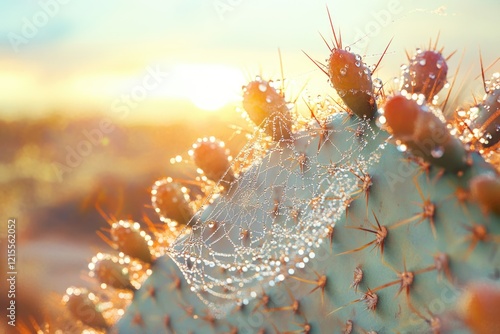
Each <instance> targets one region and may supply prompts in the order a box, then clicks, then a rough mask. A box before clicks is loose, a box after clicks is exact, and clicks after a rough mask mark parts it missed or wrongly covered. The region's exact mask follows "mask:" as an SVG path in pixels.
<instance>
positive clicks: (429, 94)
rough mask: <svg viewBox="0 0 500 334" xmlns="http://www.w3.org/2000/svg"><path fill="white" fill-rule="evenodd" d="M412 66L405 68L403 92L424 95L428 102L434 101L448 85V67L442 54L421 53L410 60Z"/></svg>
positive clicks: (418, 52) (402, 84)
mask: <svg viewBox="0 0 500 334" xmlns="http://www.w3.org/2000/svg"><path fill="white" fill-rule="evenodd" d="M409 61H410V66H409V67H404V68H403V74H402V81H401V90H403V89H404V90H406V91H407V92H409V93H412V94H413V93H417V94H424V96H425V98H426V100H427V101H432V99H433V97H434V95H436V94H437V93H439V92H440V91H441V89H443V87H444V85H445V84H446V75H447V74H448V65H447V64H446V59H445V58H444V57H443V55H442V54H441V52H439V51H435V50H428V51H421V50H417V53H416V54H415V56H413V58H411V59H409Z"/></svg>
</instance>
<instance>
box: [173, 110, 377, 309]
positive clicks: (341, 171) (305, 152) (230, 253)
mask: <svg viewBox="0 0 500 334" xmlns="http://www.w3.org/2000/svg"><path fill="white" fill-rule="evenodd" d="M328 112H329V113H331V110H328ZM279 117H281V116H276V117H275V118H274V119H272V120H267V121H266V122H273V123H274V124H273V126H280V124H283V123H282V122H280V119H279ZM281 121H283V120H281ZM266 125H267V124H263V125H262V126H261V127H260V128H261V129H262V128H266ZM375 128H376V127H375ZM377 134H378V128H376V129H374V127H373V126H371V125H370V123H369V122H368V121H365V120H359V119H354V118H350V117H349V116H347V114H346V113H345V112H335V113H333V114H331V115H329V116H327V117H326V118H324V122H323V126H319V122H314V121H312V122H309V123H307V124H306V125H305V126H303V127H302V129H300V130H297V131H294V132H293V133H291V136H290V137H291V138H290V139H286V140H285V139H282V140H280V141H278V142H275V143H272V144H270V145H269V148H268V149H267V151H266V153H265V154H262V155H260V156H259V155H256V153H255V152H262V147H265V146H266V145H267V144H268V143H269V140H268V139H266V134H265V133H264V132H263V131H259V130H258V131H256V133H255V134H254V135H253V137H252V139H251V140H250V141H249V143H248V144H247V145H246V146H245V147H244V149H243V150H242V151H241V153H240V154H239V155H238V156H237V157H236V158H235V159H234V161H242V160H248V161H252V162H251V163H250V164H249V167H247V168H246V169H245V170H243V171H242V172H241V173H240V175H239V177H238V179H237V180H236V181H235V182H233V184H231V185H230V187H229V189H228V191H227V192H226V193H225V194H214V196H213V197H212V198H210V203H209V204H207V205H206V206H204V207H203V208H202V209H201V210H200V211H199V212H198V213H197V215H196V216H195V217H194V218H193V220H192V221H191V222H190V229H191V233H189V234H188V235H187V236H185V237H184V238H179V239H178V240H176V241H175V243H174V244H173V245H172V248H171V249H170V251H169V255H170V256H171V257H172V258H173V259H174V261H175V262H176V263H177V265H178V266H179V268H180V269H181V271H182V272H183V274H184V276H185V278H186V280H187V282H188V284H190V286H191V290H192V291H194V292H195V293H197V294H198V296H199V297H200V298H201V299H202V300H203V301H204V302H205V303H206V304H207V305H209V306H210V307H211V308H212V309H213V311H214V313H215V314H216V315H217V314H218V315H219V316H223V314H224V313H225V312H226V311H227V310H228V308H229V307H231V306H234V304H235V303H243V304H247V303H248V302H249V300H250V299H252V298H255V297H256V296H257V294H258V293H259V292H260V291H261V287H263V286H266V285H271V286H273V285H275V284H276V283H277V282H279V281H282V280H284V279H285V278H286V276H288V275H292V274H294V272H295V271H296V270H297V269H298V268H304V267H305V266H306V264H307V263H308V262H309V261H310V260H311V259H312V258H314V256H315V250H316V249H317V248H318V247H320V246H321V244H322V243H324V242H325V240H326V236H327V234H328V231H329V230H330V229H331V228H332V227H333V226H334V225H335V223H336V222H337V221H338V220H339V219H341V217H342V216H343V215H344V213H345V210H346V208H347V206H348V205H349V203H350V199H352V198H353V197H356V196H364V193H362V191H361V190H360V189H361V185H360V183H361V181H360V176H361V175H364V174H365V173H367V170H368V168H369V167H370V166H371V165H373V164H375V163H376V162H377V161H378V160H379V158H380V154H379V153H380V150H382V149H383V147H384V146H383V145H381V146H380V147H375V149H373V148H370V149H369V150H368V149H366V147H367V145H369V144H370V141H371V140H372V139H374V138H375V137H376V136H377ZM266 143H267V144H266ZM364 151H366V152H364Z"/></svg>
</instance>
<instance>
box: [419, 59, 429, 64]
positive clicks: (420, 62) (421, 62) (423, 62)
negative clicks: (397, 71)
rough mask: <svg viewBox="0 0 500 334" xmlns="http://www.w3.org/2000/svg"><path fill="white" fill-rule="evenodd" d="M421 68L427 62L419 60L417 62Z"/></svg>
mask: <svg viewBox="0 0 500 334" xmlns="http://www.w3.org/2000/svg"><path fill="white" fill-rule="evenodd" d="M418 63H419V64H420V65H421V66H425V64H426V63H427V61H426V60H425V59H421V60H420V61H419V62H418Z"/></svg>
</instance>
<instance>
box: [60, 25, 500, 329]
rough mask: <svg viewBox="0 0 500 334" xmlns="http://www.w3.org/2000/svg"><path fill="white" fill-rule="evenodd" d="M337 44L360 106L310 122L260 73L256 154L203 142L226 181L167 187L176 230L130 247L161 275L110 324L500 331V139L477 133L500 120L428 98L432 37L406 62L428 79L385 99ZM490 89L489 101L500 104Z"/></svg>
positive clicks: (89, 303)
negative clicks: (205, 189)
mask: <svg viewBox="0 0 500 334" xmlns="http://www.w3.org/2000/svg"><path fill="white" fill-rule="evenodd" d="M334 34H335V31H334ZM335 41H336V45H335V48H331V50H330V51H331V55H330V61H329V64H328V72H327V71H325V73H327V74H329V77H330V81H331V83H332V85H333V87H334V88H335V89H336V90H337V91H338V92H339V95H340V96H341V98H342V99H343V101H344V103H345V104H346V106H347V108H348V109H349V110H350V111H352V113H354V115H356V116H353V115H351V113H350V112H349V113H346V111H345V110H346V109H345V108H343V107H339V108H337V107H334V106H333V105H331V104H327V103H324V104H319V106H318V105H317V106H315V107H314V108H312V107H311V108H310V112H311V116H312V118H313V119H312V120H310V121H308V122H303V121H302V120H301V119H298V118H297V117H292V114H291V113H290V108H289V107H288V104H287V102H286V100H285V98H284V95H283V93H282V92H281V91H279V92H278V91H277V90H276V89H275V88H274V87H273V85H272V84H271V83H270V82H269V81H265V80H263V79H261V78H257V79H256V80H255V81H252V82H250V83H249V84H248V85H247V86H246V87H245V88H244V89H243V107H244V108H245V109H246V112H247V114H248V117H249V118H250V119H251V120H252V121H253V122H254V123H255V125H257V126H259V127H260V129H259V131H257V132H256V133H255V135H254V137H253V139H252V140H251V141H250V143H249V144H248V145H247V147H245V148H244V149H243V150H242V152H241V153H240V154H239V155H238V156H237V157H235V159H234V161H243V160H245V158H248V159H251V161H250V162H249V163H247V164H246V165H245V166H244V167H242V168H240V170H237V171H233V170H231V169H230V166H229V164H228V162H229V160H228V158H227V155H226V153H225V152H223V150H222V149H220V145H218V144H216V145H215V147H214V146H213V145H208V146H204V145H205V144H204V143H205V141H202V142H201V144H200V145H198V146H196V147H194V148H193V153H192V156H193V158H194V159H195V161H198V162H196V164H197V165H198V167H199V168H201V169H203V171H204V172H205V174H206V175H207V177H209V178H212V177H213V178H218V179H219V181H220V182H222V183H224V184H223V186H224V188H227V190H228V191H220V192H219V191H218V190H217V189H215V190H214V193H212V194H208V195H207V196H206V198H205V202H204V204H202V205H196V206H195V205H191V204H190V203H189V201H188V199H189V198H188V196H187V194H186V191H184V190H183V189H182V187H181V186H180V185H179V184H178V183H176V182H175V181H174V180H172V179H170V178H167V179H163V180H161V181H157V182H156V183H155V185H154V187H153V190H152V195H153V196H152V202H153V206H154V208H155V211H156V212H157V213H158V215H159V217H160V219H161V220H162V221H163V222H164V223H165V224H168V225H169V227H171V229H169V231H170V232H169V233H173V234H174V235H176V236H177V238H176V239H175V240H172V241H171V242H169V247H167V248H165V250H164V252H165V255H164V256H158V257H156V256H155V260H153V261H151V260H150V259H149V258H148V256H147V255H146V256H144V251H143V250H142V251H141V252H139V253H140V254H142V255H138V254H139V253H137V251H127V255H129V256H133V257H135V258H136V259H137V260H138V261H143V262H144V263H145V267H147V268H148V270H149V271H150V272H148V276H149V277H148V278H147V279H146V280H145V281H143V282H142V281H141V282H140V283H142V284H141V287H140V288H139V289H137V290H136V291H134V292H133V294H134V296H133V299H132V300H131V301H127V305H128V307H127V308H126V310H125V311H124V312H122V313H123V315H122V316H121V318H120V320H119V321H117V322H116V323H114V324H113V325H112V326H111V327H112V328H110V329H109V331H110V332H112V333H122V334H123V333H165V332H167V333H168V332H172V333H211V332H213V333H272V332H276V333H283V332H284V333H332V332H333V333H388V332H398V333H444V332H453V333H489V332H491V328H496V326H497V325H498V324H497V323H498V319H496V317H495V314H494V311H492V310H493V309H496V308H497V306H498V304H499V303H500V297H499V292H498V291H499V289H500V284H499V283H498V280H499V279H500V257H499V255H498V252H497V249H498V243H499V242H500V212H499V209H498V208H499V207H500V203H499V198H500V196H499V194H500V185H499V184H500V183H499V182H500V181H499V180H500V179H499V176H498V172H497V171H496V169H498V168H499V166H495V165H492V164H490V163H488V162H487V161H485V159H486V160H488V157H489V156H486V155H485V151H486V150H487V151H488V153H491V154H498V151H497V148H496V146H495V145H490V146H485V143H484V141H480V140H478V138H479V139H480V138H484V137H485V136H486V134H485V131H486V132H491V131H492V130H491V129H493V128H490V125H491V124H494V125H495V126H496V128H497V127H498V126H499V125H500V122H499V120H500V118H499V117H497V115H496V113H495V112H493V114H487V115H488V116H483V115H484V114H481V116H480V117H479V118H477V117H476V118H474V117H472V116H471V115H472V114H473V113H472V112H468V113H464V114H463V115H462V114H460V115H458V117H457V118H456V119H453V120H450V121H448V122H447V123H444V122H443V120H442V119H441V117H439V116H437V115H442V114H440V110H439V108H438V107H437V106H431V105H429V104H428V103H430V102H432V100H433V96H434V95H435V94H436V93H437V92H438V91H439V90H440V89H441V88H443V86H444V83H445V82H446V73H447V65H446V60H445V59H444V58H443V57H442V55H441V53H440V52H436V50H435V48H434V50H428V51H421V52H420V53H418V54H417V55H416V56H415V58H414V59H413V60H412V64H411V65H410V71H409V72H408V73H407V74H403V77H405V75H408V78H407V79H405V80H415V82H416V84H415V85H413V84H411V83H410V84H411V86H412V87H413V88H412V89H413V90H407V89H406V88H408V87H406V88H404V87H403V88H404V89H403V90H402V91H400V92H395V93H393V94H391V95H392V96H386V95H385V94H380V95H379V94H377V93H376V92H374V87H373V84H372V83H373V81H372V77H371V75H372V71H370V70H369V69H368V67H367V66H366V65H364V64H362V63H361V59H360V57H359V59H358V57H357V56H356V55H355V54H353V53H351V52H350V51H349V50H342V44H341V39H340V36H339V39H337V36H335ZM357 62H359V66H358V65H357ZM414 63H415V64H414ZM346 64H347V65H348V66H347V67H346V66H345V65H346ZM412 66H413V67H412ZM343 69H346V71H345V74H342V73H343V72H342V70H343ZM365 69H366V72H365ZM434 69H435V70H436V71H435V72H434ZM431 70H432V71H431ZM413 72H415V73H413ZM360 74H361V75H360ZM431 74H432V75H431ZM404 84H406V83H404ZM404 91H406V92H404ZM343 92H344V93H345V94H343ZM417 92H418V94H413V93H417ZM492 92H496V91H495V90H492ZM408 94H409V95H410V96H408ZM419 94H422V95H423V96H424V98H422V97H421V96H418V95H419ZM488 94H489V93H488ZM492 94H493V93H492ZM494 94H497V93H494ZM413 95H417V96H416V97H415V96H413ZM495 96H496V95H495ZM492 99H493V98H491V97H490V96H487V98H486V99H485V101H483V104H482V105H483V106H484V110H483V111H481V112H480V113H485V112H486V111H485V110H488V109H489V112H490V113H491V111H492V110H493V109H495V108H497V104H496V103H495V102H494V101H493V100H492ZM492 108H493V109H492ZM431 109H432V110H431ZM429 110H431V111H429ZM436 114H437V115H436ZM443 119H444V117H443ZM474 126H475V128H476V129H479V130H478V131H475V132H474V131H473V129H474ZM496 128H494V129H496ZM469 129H472V130H469ZM468 131H469V132H468ZM318 133H319V134H321V135H318ZM491 137H492V138H489V137H488V138H489V139H490V140H493V141H496V133H495V134H491ZM270 139H272V140H270ZM478 142H479V143H480V144H477V143H478ZM213 143H216V141H215V139H214V141H213ZM393 143H395V144H396V145H393ZM263 147H264V148H265V149H262V148H263ZM207 152H212V153H207ZM215 157H217V158H216V160H212V158H214V159H215ZM488 161H491V160H488ZM233 166H234V165H233ZM223 169H226V171H227V173H223ZM224 172H225V171H224ZM227 175H229V176H228V177H227V178H226V176H227ZM195 207H196V209H199V210H198V212H197V213H196V214H195V213H194V211H195V210H194V208H195ZM154 234H155V236H158V233H154ZM160 234H161V233H160ZM141 240H142V239H141ZM141 242H142V241H141ZM149 246H150V247H151V245H149ZM123 247H125V246H123ZM119 249H124V248H119ZM123 252H124V253H125V251H123ZM134 252H135V253H134ZM146 253H147V252H146ZM149 253H150V254H153V251H150V252H149ZM117 268H118V267H117ZM105 273H106V275H103V277H101V279H103V278H105V282H113V283H112V284H111V285H112V286H114V287H115V288H117V289H118V290H119V289H122V288H123V287H127V283H123V282H125V280H122V279H121V278H124V277H126V275H125V276H124V274H123V273H124V272H123V271H120V270H118V269H116V268H115V267H114V264H113V266H112V270H111V269H109V270H108V269H107V270H106V272H105ZM110 273H111V274H110ZM109 275H112V276H113V275H114V276H116V277H115V279H114V280H109V277H108V276H109ZM98 276H101V275H98ZM117 278H120V279H119V280H117ZM116 282H122V283H121V284H117V283H116ZM107 289H109V287H108V288H107ZM112 291H113V290H111V292H110V293H112ZM85 296H88V294H81V297H79V299H74V298H73V299H71V298H70V297H67V298H66V300H67V301H71V302H70V303H69V304H68V305H69V306H70V311H72V312H73V313H74V311H73V310H74V309H75V307H77V306H78V305H84V307H91V308H92V309H93V310H96V313H95V314H96V315H97V316H96V317H95V318H94V320H92V321H90V320H88V321H87V320H86V321H84V320H83V319H80V321H82V322H83V324H84V325H86V326H91V327H95V328H97V329H98V330H106V329H107V328H108V322H107V320H106V319H105V317H104V316H99V314H102V313H98V312H97V310H98V307H97V305H98V304H97V302H95V301H93V299H92V298H88V297H85ZM75 305H77V306H75ZM110 325H111V324H110Z"/></svg>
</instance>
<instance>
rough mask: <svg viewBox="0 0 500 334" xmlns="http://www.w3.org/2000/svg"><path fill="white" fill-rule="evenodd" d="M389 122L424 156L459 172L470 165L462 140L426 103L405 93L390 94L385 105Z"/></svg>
mask: <svg viewBox="0 0 500 334" xmlns="http://www.w3.org/2000/svg"><path fill="white" fill-rule="evenodd" d="M383 119H385V122H386V123H387V126H388V129H389V131H390V132H391V133H392V134H393V135H394V137H395V138H396V139H398V140H400V141H401V142H402V143H403V144H405V145H406V146H407V147H408V148H409V149H410V150H411V152H412V153H413V154H414V155H416V156H419V157H421V158H423V159H424V160H426V161H428V162H430V163H432V164H434V165H436V166H440V167H443V168H445V169H446V170H447V171H450V172H458V171H461V170H463V169H465V168H466V154H465V149H464V147H463V146H462V143H461V142H460V141H459V140H458V139H457V138H455V137H453V136H452V135H451V134H450V132H449V131H448V129H447V128H446V125H445V124H444V123H443V122H441V120H440V119H439V118H438V117H437V116H435V115H434V114H433V113H431V112H429V111H428V109H427V107H426V106H425V105H420V104H418V103H417V102H416V101H415V100H412V99H408V98H406V97H404V96H402V95H396V96H394V97H392V98H390V99H389V100H388V101H387V103H386V104H385V106H384V116H383Z"/></svg>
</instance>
